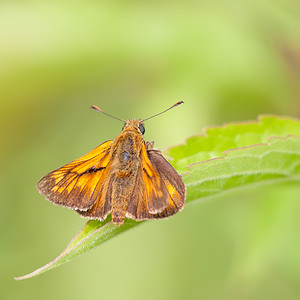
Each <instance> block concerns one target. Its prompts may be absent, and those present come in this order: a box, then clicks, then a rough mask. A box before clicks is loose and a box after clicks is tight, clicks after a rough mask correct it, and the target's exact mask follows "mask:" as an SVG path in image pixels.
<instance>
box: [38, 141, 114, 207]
mask: <svg viewBox="0 0 300 300" xmlns="http://www.w3.org/2000/svg"><path fill="white" fill-rule="evenodd" d="M111 143H112V141H107V142H105V143H103V144H101V145H100V146H98V147H97V148H96V149H94V150H93V151H91V152H89V153H88V154H86V155H84V156H82V157H80V158H78V159H76V160H74V161H73V162H71V163H69V164H67V165H65V166H63V167H61V168H59V169H57V170H55V171H53V172H50V173H49V174H47V175H46V176H44V177H43V178H42V179H41V180H40V181H39V183H38V185H37V188H38V190H39V192H40V193H41V194H42V195H44V196H46V199H48V200H49V201H51V202H53V203H54V204H57V205H62V206H66V207H70V208H73V209H79V210H87V209H88V208H90V207H91V206H92V205H93V204H94V203H95V202H96V201H97V199H98V197H99V193H98V192H97V191H99V189H101V186H102V182H103V179H104V176H103V174H104V172H105V169H106V167H107V165H108V163H109V160H110V151H109V150H110V146H111Z"/></svg>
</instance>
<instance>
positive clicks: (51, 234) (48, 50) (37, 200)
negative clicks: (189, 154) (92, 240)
mask: <svg viewBox="0 0 300 300" xmlns="http://www.w3.org/2000/svg"><path fill="white" fill-rule="evenodd" d="M299 12H300V3H299V1H296V0H295V1H292V0H289V1H288V0H273V1H272V0H269V1H268V0H260V1H255V0H243V1H234V0H219V1H205V0H202V1H201V0H199V1H192V0H190V1H176V0H175V1H148V2H146V1H34V0H31V1H29V0H28V1H2V2H1V4H0V105H1V107H0V114H1V117H0V125H1V136H0V139H1V142H0V143H1V148H0V151H1V153H0V154H1V155H0V159H1V161H0V165H1V180H0V199H1V211H0V215H1V218H0V221H1V240H2V242H1V248H0V276H1V277H0V280H1V281H0V282H1V295H2V297H1V298H3V299H65V298H68V299H70V298H73V299H107V298H112V299H115V298H122V299H299V298H300V236H299V231H300V218H299V210H300V203H299V195H300V188H299V183H298V184H297V183H296V182H295V183H286V184H280V185H276V186H268V187H255V188H251V189H247V190H243V191H240V192H235V193H232V194H230V195H226V196H222V197H219V198H218V199H214V200H212V201H206V202H202V203H198V204H196V205H190V206H188V207H186V208H185V209H184V210H183V212H182V213H180V214H178V215H176V216H175V217H173V218H171V219H169V220H163V221H153V222H147V223H145V224H143V225H142V226H139V227H138V228H136V229H133V230H131V231H128V232H126V233H125V234H123V235H120V236H119V237H117V238H115V239H113V240H111V241H109V242H108V243H106V244H104V245H103V246H101V247H99V248H97V249H96V250H94V251H92V252H90V253H89V254H87V255H85V256H84V257H81V258H79V259H77V260H75V261H73V262H71V263H69V264H66V265H64V266H62V267H61V268H58V269H55V270H52V271H50V272H48V273H45V274H43V275H41V276H38V277H36V278H33V279H30V280H25V281H21V282H16V281H14V280H13V276H20V275H24V274H25V273H28V272H31V271H33V270H34V269H35V268H37V267H40V266H42V265H43V264H45V263H47V262H48V261H50V260H52V259H53V258H54V257H56V256H57V255H58V254H59V252H60V251H61V250H62V249H63V248H64V247H65V246H66V245H67V243H68V242H69V241H70V240H71V238H72V237H73V236H74V235H75V234H76V233H77V232H78V231H79V230H80V228H81V227H82V226H83V224H84V223H85V220H84V219H81V218H80V217H79V216H78V215H77V214H76V213H74V212H73V211H71V210H67V209H64V208H61V207H57V206H54V205H53V204H51V203H50V202H47V201H46V200H44V198H43V197H42V196H40V195H39V194H38V192H37V190H36V188H35V186H36V183H37V181H38V180H39V179H40V178H41V177H42V176H43V175H45V174H46V173H48V172H49V171H51V170H53V169H55V168H57V167H60V166H61V165H63V164H65V163H67V162H70V161H71V160H73V159H75V158H77V157H79V156H81V155H83V154H85V153H87V152H89V151H90V150H92V149H93V148H95V147H96V146H98V145H99V144H100V143H102V142H103V141H105V140H107V139H112V138H114V137H115V136H116V135H117V134H118V133H119V132H120V130H121V128H122V125H123V124H120V123H119V122H118V121H116V120H113V119H110V118H108V117H106V116H104V115H102V114H99V113H97V112H95V111H92V110H90V109H89V106H91V105H92V104H95V105H98V106H99V107H101V108H102V109H103V110H105V111H106V112H108V113H110V114H114V115H116V116H118V117H120V118H124V119H127V118H131V117H135V118H146V117H148V116H150V115H153V114H155V113H158V112H160V111H162V110H164V109H166V108H167V107H169V106H170V105H172V104H173V103H175V102H176V101H178V100H184V102H185V104H184V105H182V106H180V107H178V108H176V109H174V110H172V111H170V112H168V113H167V114H165V115H163V116H160V117H158V118H155V119H152V120H151V121H150V120H149V122H147V123H146V134H145V139H146V140H149V141H152V140H155V142H156V144H155V145H156V147H158V148H160V149H165V148H167V147H168V146H173V145H177V144H180V143H183V142H184V139H185V138H187V137H189V136H191V135H197V134H201V130H202V128H203V127H204V126H207V125H221V124H223V123H224V122H230V121H240V120H253V119H256V118H257V116H258V115H259V114H262V113H272V114H280V115H290V116H294V117H299V116H300V85H299V81H300V80H299V78H300V39H299V38H300V13H299Z"/></svg>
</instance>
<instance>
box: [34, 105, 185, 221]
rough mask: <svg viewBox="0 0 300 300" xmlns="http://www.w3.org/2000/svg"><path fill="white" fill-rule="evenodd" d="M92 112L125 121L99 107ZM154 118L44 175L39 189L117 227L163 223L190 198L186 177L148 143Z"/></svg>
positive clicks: (132, 121) (133, 122)
mask: <svg viewBox="0 0 300 300" xmlns="http://www.w3.org/2000/svg"><path fill="white" fill-rule="evenodd" d="M182 103H183V101H179V102H177V103H175V104H174V105H172V106H171V107H170V108H168V109H166V110H165V111H163V112H161V113H159V114H156V115H154V116H152V117H150V118H153V117H155V116H157V115H160V114H162V113H164V112H166V111H168V110H169V109H171V108H173V107H175V106H177V105H179V104H182ZM92 108H93V109H95V110H97V111H100V112H102V113H104V114H106V115H108V116H110V117H113V118H115V119H118V120H120V121H122V122H125V121H124V120H121V119H119V118H116V117H114V116H111V115H109V114H107V113H105V112H104V111H102V110H101V109H100V108H98V107H97V106H92ZM150 118H147V119H144V120H135V119H130V120H128V121H127V122H125V125H124V127H123V129H122V132H121V133H120V134H119V135H118V136H117V137H116V138H115V139H114V140H113V141H106V142H104V143H103V144H101V145H100V146H98V147H97V148H96V149H94V150H93V151H91V152H90V153H88V154H86V155H84V156H82V157H80V158H78V159H76V160H74V161H73V162H71V163H69V164H67V165H65V166H63V167H61V168H59V169H57V170H54V171H52V172H50V173H49V174H47V175H46V176H44V177H43V178H42V179H41V180H40V181H39V183H38V185H37V188H38V191H39V192H40V194H42V195H44V196H46V199H47V200H49V201H51V202H53V203H54V204H56V205H61V206H65V207H69V208H72V209H74V210H75V211H76V212H78V213H79V214H80V215H81V216H82V217H85V218H89V219H99V220H104V219H105V218H106V217H107V215H108V214H109V213H111V215H112V222H113V223H114V224H115V225H122V224H123V223H124V219H125V217H127V218H131V219H134V220H148V219H160V218H166V217H169V216H171V215H174V214H175V213H177V212H178V211H180V210H181V209H182V208H183V206H184V203H185V196H186V189H185V185H184V183H183V181H182V179H181V177H180V176H179V175H178V173H177V172H176V171H175V169H174V168H173V167H172V166H171V165H170V163H169V162H168V161H167V160H166V159H165V158H164V157H163V156H162V154H161V152H160V151H159V150H156V149H153V142H152V143H149V142H145V140H144V138H143V134H144V133H145V127H144V121H146V120H149V119H150Z"/></svg>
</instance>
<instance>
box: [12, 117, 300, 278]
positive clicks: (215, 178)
mask: <svg viewBox="0 0 300 300" xmlns="http://www.w3.org/2000/svg"><path fill="white" fill-rule="evenodd" d="M167 154H168V155H170V156H172V158H173V160H172V164H173V166H174V167H175V168H176V169H177V170H178V171H179V172H180V173H184V175H183V176H182V178H183V180H184V182H185V184H186V186H187V199H186V203H187V205H188V204H189V203H191V202H193V201H198V200H200V199H203V198H205V197H208V196H209V197H211V196H213V195H219V194H221V193H224V192H228V191H231V190H234V189H236V188H239V189H241V188H245V187H247V186H249V185H251V184H267V183H268V184H269V183H277V182H280V181H286V180H299V179H300V122H299V121H298V120H295V119H291V118H284V117H274V116H262V117H261V118H260V119H259V121H258V122H252V123H249V122H248V123H240V124H238V123H236V124H228V125H224V126H223V127H216V128H209V129H206V131H205V133H204V135H202V136H198V137H192V138H189V139H188V140H187V141H186V143H185V144H184V145H181V146H177V147H173V148H170V149H168V151H167ZM188 165H189V166H188ZM187 166H188V167H187ZM141 223H143V222H135V221H133V220H128V219H126V220H125V223H124V225H122V226H120V227H118V226H115V225H113V224H112V223H111V219H110V218H108V219H107V220H105V221H104V222H100V221H96V220H91V221H88V222H87V223H86V224H85V226H84V227H83V228H82V230H81V231H80V232H79V233H78V234H77V235H76V236H75V237H74V238H73V240H72V241H71V242H70V244H69V245H68V246H67V248H66V249H65V250H64V251H63V252H62V253H61V254H60V255H59V256H58V257H57V258H56V259H54V260H53V261H52V262H50V263H48V264H46V265H45V266H43V267H41V268H39V269H37V270H35V271H34V272H32V273H30V274H28V275H25V276H22V277H16V278H15V279H17V280H21V279H26V278H30V277H33V276H36V275H38V274H41V273H43V272H45V271H48V270H50V269H52V268H55V267H57V266H60V265H62V264H63V263H65V262H68V261H70V260H72V259H73V258H75V257H77V256H79V255H81V254H83V253H85V252H87V251H88V250H91V249H93V248H95V247H96V246H98V245H101V244H102V243H104V242H105V241H107V240H109V239H111V238H113V237H115V236H117V235H118V234H120V233H122V232H124V231H127V230H128V229H130V228H132V227H134V226H137V225H139V224H141Z"/></svg>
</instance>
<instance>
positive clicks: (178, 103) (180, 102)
mask: <svg viewBox="0 0 300 300" xmlns="http://www.w3.org/2000/svg"><path fill="white" fill-rule="evenodd" d="M182 103H184V102H183V101H178V102H176V103H175V104H174V105H173V106H172V107H175V106H177V105H180V104H182Z"/></svg>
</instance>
